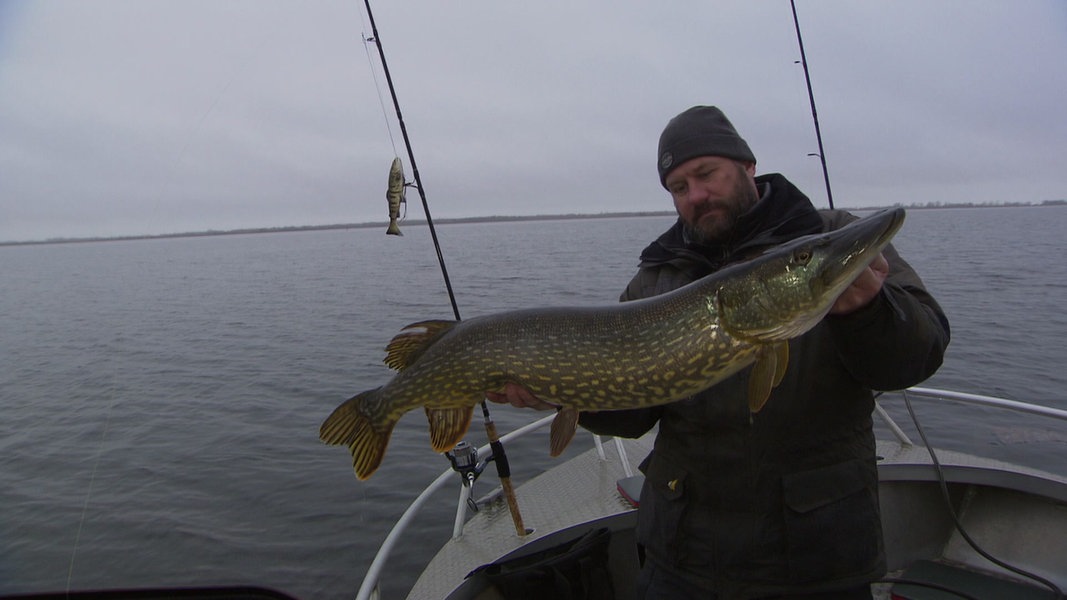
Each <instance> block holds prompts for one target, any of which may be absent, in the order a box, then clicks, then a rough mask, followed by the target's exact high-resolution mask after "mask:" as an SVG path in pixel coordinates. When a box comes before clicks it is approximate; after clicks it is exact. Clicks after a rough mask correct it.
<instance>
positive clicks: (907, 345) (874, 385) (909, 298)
mask: <svg viewBox="0 0 1067 600" xmlns="http://www.w3.org/2000/svg"><path fill="white" fill-rule="evenodd" d="M883 254H884V255H885V257H886V260H887V261H888V262H889V276H888V277H887V278H886V280H885V283H884V284H883V286H882V292H881V294H880V295H879V296H877V297H876V298H875V299H874V300H873V301H872V302H871V303H870V304H869V305H867V306H865V307H863V308H861V309H859V310H857V311H856V312H853V313H851V314H848V315H840V316H830V317H827V323H828V324H829V326H830V330H831V332H832V335H833V339H834V342H835V344H836V346H837V350H838V353H839V356H840V359H841V361H842V363H843V364H844V365H845V368H846V369H847V370H848V371H849V373H850V374H851V375H852V376H853V377H854V378H855V379H856V380H857V381H859V382H860V383H862V384H863V385H864V386H866V387H869V388H871V389H874V390H896V389H902V388H906V387H908V386H912V385H916V384H918V383H920V382H921V381H923V380H924V379H926V378H928V377H930V376H931V375H933V374H934V372H935V371H937V369H938V367H940V366H941V362H942V360H943V359H944V355H945V348H946V347H947V346H948V343H949V337H950V332H949V324H948V319H947V318H946V317H945V313H944V312H943V311H942V310H941V307H940V306H938V304H937V301H935V300H934V298H933V296H931V295H930V294H929V293H928V292H927V291H926V288H925V286H924V285H923V283H922V280H920V279H919V276H918V275H917V274H916V273H915V271H914V270H913V269H912V268H911V266H910V265H908V263H907V262H905V261H904V259H903V258H901V257H900V255H899V254H898V253H897V252H896V250H895V249H894V248H893V247H892V246H888V247H886V249H885V250H884V251H883Z"/></svg>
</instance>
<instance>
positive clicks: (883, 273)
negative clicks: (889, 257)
mask: <svg viewBox="0 0 1067 600" xmlns="http://www.w3.org/2000/svg"><path fill="white" fill-rule="evenodd" d="M888 275H889V263H888V262H887V261H886V259H885V257H884V256H882V254H881V253H879V254H878V256H877V257H875V259H874V260H872V261H871V264H869V265H867V268H866V269H864V270H863V271H862V272H861V273H860V274H859V277H856V280H855V281H853V282H852V285H850V286H848V287H847V288H845V291H843V292H841V295H840V296H838V297H837V301H835V302H834V305H833V306H832V307H830V314H831V315H847V314H848V313H850V312H853V311H856V310H859V309H861V308H863V307H864V306H867V305H868V304H870V303H871V301H872V300H874V298H875V296H877V295H878V293H879V292H880V291H882V283H883V282H884V281H885V278H886V277H887V276H888Z"/></svg>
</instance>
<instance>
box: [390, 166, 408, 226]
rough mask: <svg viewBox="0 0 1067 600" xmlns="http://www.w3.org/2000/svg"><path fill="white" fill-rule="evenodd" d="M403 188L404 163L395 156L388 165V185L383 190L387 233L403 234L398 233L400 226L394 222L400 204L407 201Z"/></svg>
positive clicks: (398, 212)
mask: <svg viewBox="0 0 1067 600" xmlns="http://www.w3.org/2000/svg"><path fill="white" fill-rule="evenodd" d="M404 190H405V188H404V164H403V163H402V162H400V157H399V156H397V157H396V158H394V159H393V164H392V165H390V166H389V187H388V188H386V190H385V200H386V202H388V203H389V227H387V228H386V229H385V233H387V234H389V235H404V234H402V233H400V226H399V225H397V222H396V221H397V219H399V218H400V205H401V204H404V203H405V202H407V198H405V196H406V193H405V191H404Z"/></svg>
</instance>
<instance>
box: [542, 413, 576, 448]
mask: <svg viewBox="0 0 1067 600" xmlns="http://www.w3.org/2000/svg"><path fill="white" fill-rule="evenodd" d="M577 429H578V409H577V408H570V407H563V408H561V409H559V412H557V413H556V418H555V419H552V427H551V430H550V432H549V454H550V455H552V456H553V457H556V456H559V455H560V454H563V451H564V450H566V448H567V444H570V443H571V440H572V439H574V432H575V430H577Z"/></svg>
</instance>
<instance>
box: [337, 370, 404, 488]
mask: <svg viewBox="0 0 1067 600" xmlns="http://www.w3.org/2000/svg"><path fill="white" fill-rule="evenodd" d="M381 389H382V388H380V387H379V388H375V389H373V390H367V391H365V392H362V393H360V394H357V395H355V396H353V397H351V398H349V399H348V400H346V401H345V402H344V403H343V404H341V406H338V407H337V408H336V409H335V410H334V411H333V413H331V414H330V416H329V417H326V420H325V421H323V422H322V427H320V428H319V439H320V440H322V441H323V442H326V443H327V444H330V445H331V446H336V445H342V444H343V445H345V446H348V449H349V451H351V452H352V468H353V469H354V470H355V472H356V477H358V478H359V479H361V480H362V479H367V478H368V477H370V476H371V475H372V474H373V473H374V472H375V471H376V470H378V466H379V465H380V464H381V463H382V457H383V456H385V448H386V446H388V445H389V436H390V435H392V433H393V426H395V425H396V419H395V418H391V417H387V418H386V419H385V420H384V421H380V422H376V419H374V418H373V417H372V416H371V414H370V411H368V410H367V409H366V407H367V403H368V402H369V401H376V400H377V398H378V396H380V395H381Z"/></svg>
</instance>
